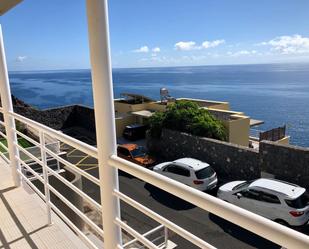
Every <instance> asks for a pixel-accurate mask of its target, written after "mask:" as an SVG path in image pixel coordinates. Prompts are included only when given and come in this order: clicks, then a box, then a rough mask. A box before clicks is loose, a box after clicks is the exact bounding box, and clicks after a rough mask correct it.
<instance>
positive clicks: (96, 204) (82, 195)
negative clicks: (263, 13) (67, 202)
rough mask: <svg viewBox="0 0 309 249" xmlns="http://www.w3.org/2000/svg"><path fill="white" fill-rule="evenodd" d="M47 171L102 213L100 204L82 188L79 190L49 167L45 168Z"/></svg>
mask: <svg viewBox="0 0 309 249" xmlns="http://www.w3.org/2000/svg"><path fill="white" fill-rule="evenodd" d="M47 170H48V172H49V173H51V174H52V175H53V176H55V177H56V178H57V179H58V180H59V181H61V182H62V183H64V184H65V185H66V186H67V187H69V188H70V189H72V190H73V191H74V192H76V193H77V194H79V195H80V196H81V197H82V198H84V199H85V200H86V201H87V202H88V203H90V204H91V205H93V206H94V207H95V208H96V210H97V211H99V212H100V213H102V206H101V205H100V204H99V203H97V202H96V201H95V200H93V199H92V198H91V197H90V196H88V195H87V194H85V193H84V192H83V191H82V190H80V189H79V188H78V187H76V186H75V185H74V184H72V183H71V182H69V181H68V180H67V179H65V178H64V177H62V176H61V175H59V174H58V173H57V172H56V171H54V170H53V169H51V168H49V167H48V168H47Z"/></svg>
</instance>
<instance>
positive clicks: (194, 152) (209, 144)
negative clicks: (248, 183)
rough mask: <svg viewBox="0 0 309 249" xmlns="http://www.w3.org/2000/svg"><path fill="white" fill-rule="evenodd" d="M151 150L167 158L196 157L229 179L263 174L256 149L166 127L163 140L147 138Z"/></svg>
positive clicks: (249, 177)
mask: <svg viewBox="0 0 309 249" xmlns="http://www.w3.org/2000/svg"><path fill="white" fill-rule="evenodd" d="M147 146H148V148H149V150H150V151H152V152H155V153H158V154H159V155H161V157H163V160H164V159H167V160H175V159H177V158H181V157H193V158H197V159H200V160H202V161H205V162H208V163H210V164H212V165H213V167H214V169H215V171H216V172H217V174H218V176H219V177H220V178H222V179H226V180H235V179H255V178H258V177H259V176H260V170H259V163H258V162H259V160H258V158H259V153H258V152H257V151H255V150H253V149H249V148H246V147H242V146H238V145H234V144H230V143H227V142H222V141H218V140H215V139H210V138H203V137H197V136H193V135H189V134H186V133H181V132H177V131H172V130H167V129H164V130H163V131H162V136H161V139H160V140H157V139H155V140H153V139H149V136H148V138H147Z"/></svg>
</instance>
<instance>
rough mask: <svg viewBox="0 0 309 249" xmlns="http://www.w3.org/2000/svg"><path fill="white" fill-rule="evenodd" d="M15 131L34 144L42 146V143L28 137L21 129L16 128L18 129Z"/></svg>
mask: <svg viewBox="0 0 309 249" xmlns="http://www.w3.org/2000/svg"><path fill="white" fill-rule="evenodd" d="M14 131H15V132H16V133H17V134H18V135H19V136H21V137H23V138H24V139H26V140H28V141H29V142H30V143H32V144H34V145H36V146H38V147H41V144H40V143H39V142H37V141H35V140H33V139H32V138H30V137H28V136H27V135H25V134H23V133H21V132H20V131H18V130H16V129H14Z"/></svg>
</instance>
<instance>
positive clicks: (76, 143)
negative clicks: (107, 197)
mask: <svg viewBox="0 0 309 249" xmlns="http://www.w3.org/2000/svg"><path fill="white" fill-rule="evenodd" d="M0 112H1V109H0ZM8 113H9V115H11V116H12V117H14V118H15V119H17V120H18V121H20V122H23V123H26V124H29V125H30V126H32V127H34V128H36V129H37V130H41V131H43V132H44V133H45V134H47V135H49V136H51V137H54V138H56V139H58V140H60V141H62V142H64V143H66V144H68V145H70V146H72V147H74V148H76V149H78V150H81V151H83V152H84V153H86V154H88V155H90V156H92V157H94V158H96V159H97V158H98V150H97V148H96V147H94V146H91V145H89V144H86V143H84V142H82V141H80V140H77V139H75V138H72V137H70V136H68V135H66V134H64V133H62V132H61V131H57V130H54V129H52V128H50V127H48V126H46V125H43V124H40V123H38V122H36V121H33V120H31V119H29V118H26V117H24V116H22V115H20V114H17V113H15V112H8Z"/></svg>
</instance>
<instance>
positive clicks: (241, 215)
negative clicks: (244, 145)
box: [108, 155, 309, 249]
mask: <svg viewBox="0 0 309 249" xmlns="http://www.w3.org/2000/svg"><path fill="white" fill-rule="evenodd" d="M108 163H109V165H112V166H114V167H116V168H118V169H120V170H123V171H125V172H127V173H129V174H131V175H133V176H135V177H137V178H140V179H142V180H144V181H145V182H148V183H150V184H152V185H154V186H156V187H159V188H161V189H163V190H165V191H167V192H169V193H171V194H173V195H175V196H181V199H183V200H185V201H187V202H190V203H192V204H194V205H196V206H198V207H200V208H202V209H203V210H206V211H208V212H210V213H213V214H215V215H218V216H219V217H222V218H224V219H226V220H228V221H230V222H232V223H234V224H237V225H238V226H241V227H243V228H245V229H247V230H249V231H251V232H253V233H255V234H257V235H260V236H261V237H263V238H266V239H268V240H270V241H272V242H274V243H276V244H279V245H281V246H284V247H287V248H295V249H307V248H309V237H308V236H306V235H305V234H302V233H300V232H297V231H295V230H292V229H290V228H288V227H285V226H283V225H280V224H278V223H275V222H273V221H271V220H269V219H267V218H264V217H262V216H259V215H257V214H254V213H252V212H250V211H248V210H245V209H243V208H240V207H237V206H235V205H233V204H230V203H227V202H225V201H223V200H220V199H218V198H216V197H214V196H211V195H209V194H206V193H204V192H202V191H199V190H196V189H194V188H191V187H188V186H186V185H184V184H182V183H180V182H177V181H175V180H172V179H170V178H168V177H165V176H163V175H160V174H157V173H155V172H153V171H151V170H149V169H145V168H143V167H141V166H139V165H137V164H134V163H131V162H129V161H126V160H124V159H121V158H119V157H117V156H116V155H113V156H111V158H110V160H109V161H108Z"/></svg>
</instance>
